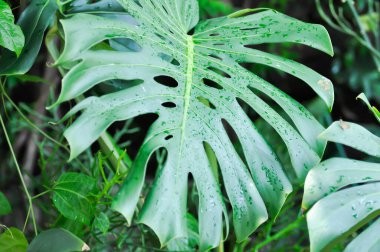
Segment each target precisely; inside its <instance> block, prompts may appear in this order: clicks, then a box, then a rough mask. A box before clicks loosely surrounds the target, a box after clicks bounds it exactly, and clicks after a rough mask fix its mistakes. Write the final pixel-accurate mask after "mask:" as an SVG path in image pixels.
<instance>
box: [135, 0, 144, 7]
mask: <svg viewBox="0 0 380 252" xmlns="http://www.w3.org/2000/svg"><path fill="white" fill-rule="evenodd" d="M133 2H135V3H136V4H137V5H138V6H140V8H142V5H141V3H140V1H139V0H133Z"/></svg>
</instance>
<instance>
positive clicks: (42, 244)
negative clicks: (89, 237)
mask: <svg viewBox="0 0 380 252" xmlns="http://www.w3.org/2000/svg"><path fill="white" fill-rule="evenodd" d="M89 250H90V248H89V247H88V245H87V244H86V243H84V242H83V241H82V240H81V239H79V238H78V237H76V236H75V235H73V234H72V233H70V232H69V231H67V230H65V229H62V228H56V229H50V230H47V231H44V232H42V233H40V234H39V235H38V236H37V237H36V238H34V240H33V241H32V243H31V244H30V246H29V248H28V251H27V252H52V251H54V252H72V251H89Z"/></svg>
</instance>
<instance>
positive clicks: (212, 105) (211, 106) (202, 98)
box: [197, 96, 216, 109]
mask: <svg viewBox="0 0 380 252" xmlns="http://www.w3.org/2000/svg"><path fill="white" fill-rule="evenodd" d="M197 100H198V101H199V102H200V103H202V104H203V105H205V106H206V107H208V108H211V109H216V107H215V105H214V104H212V102H210V100H209V99H207V98H204V97H201V96H199V97H197Z"/></svg>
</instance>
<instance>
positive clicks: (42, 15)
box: [0, 0, 58, 75]
mask: <svg viewBox="0 0 380 252" xmlns="http://www.w3.org/2000/svg"><path fill="white" fill-rule="evenodd" d="M57 8H58V7H57V5H56V1H55V0H32V1H31V2H30V4H29V6H28V7H27V8H26V9H25V10H24V11H23V13H22V15H21V16H20V19H19V20H18V22H17V24H18V25H19V26H20V27H21V29H22V31H23V32H24V35H25V46H24V48H23V50H22V52H21V54H20V57H18V58H16V57H15V56H14V55H13V54H11V53H7V52H5V53H4V55H2V57H1V59H0V75H17V74H19V75H21V74H24V73H26V72H28V71H29V69H30V68H31V67H32V65H33V63H34V61H35V60H36V58H37V55H38V52H39V51H40V48H41V44H42V40H43V38H44V32H45V30H46V29H47V27H48V26H49V24H50V22H51V21H52V19H53V18H54V15H55V12H56V10H57Z"/></svg>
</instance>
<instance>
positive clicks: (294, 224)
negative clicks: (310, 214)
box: [251, 216, 304, 252]
mask: <svg viewBox="0 0 380 252" xmlns="http://www.w3.org/2000/svg"><path fill="white" fill-rule="evenodd" d="M303 219H304V217H303V216H300V217H298V218H297V219H296V220H295V221H294V222H292V223H290V224H289V225H288V226H287V227H285V228H283V229H282V230H281V231H280V232H278V233H276V234H275V235H273V236H269V237H267V239H265V240H264V241H262V242H260V243H259V244H257V245H256V246H255V247H254V248H253V249H252V251H251V252H257V251H259V249H260V248H262V247H264V246H265V245H267V244H269V243H271V242H272V241H274V240H277V239H280V238H281V237H283V236H284V235H286V234H287V233H289V232H290V231H292V230H294V229H296V228H298V227H299V224H300V222H301V221H302V220H303Z"/></svg>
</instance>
